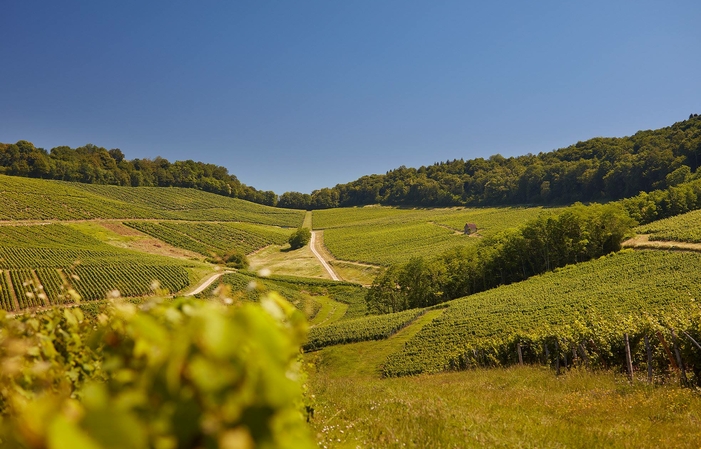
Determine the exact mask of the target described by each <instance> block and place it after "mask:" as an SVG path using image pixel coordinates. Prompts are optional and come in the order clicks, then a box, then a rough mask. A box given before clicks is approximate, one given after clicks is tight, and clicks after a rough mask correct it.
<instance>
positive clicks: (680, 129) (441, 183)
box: [278, 114, 701, 208]
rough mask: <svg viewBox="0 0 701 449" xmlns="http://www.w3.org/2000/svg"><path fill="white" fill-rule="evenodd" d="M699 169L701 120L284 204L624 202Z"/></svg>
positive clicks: (396, 174) (435, 168) (403, 175)
mask: <svg viewBox="0 0 701 449" xmlns="http://www.w3.org/2000/svg"><path fill="white" fill-rule="evenodd" d="M699 164H701V116H698V115H695V114H692V116H690V117H689V119H688V120H684V121H681V122H678V123H675V124H673V125H672V126H668V127H665V128H660V129H656V130H647V131H639V132H637V133H635V134H634V135H632V136H629V137H620V138H618V137H612V138H608V137H596V138H593V139H589V140H586V141H584V142H577V143H576V144H573V145H570V146H568V147H565V148H560V149H557V150H555V151H550V152H541V153H538V154H537V155H533V154H526V155H522V156H518V157H509V158H506V157H503V156H500V155H498V154H497V155H494V156H491V157H489V158H488V159H483V158H477V159H470V160H464V159H457V160H453V161H447V162H441V163H436V164H433V165H430V166H424V167H419V168H418V169H417V168H407V167H404V166H402V167H399V168H397V169H394V170H391V171H389V172H387V173H386V174H384V175H369V176H363V177H361V178H359V179H357V180H355V181H352V182H349V183H346V184H338V185H336V186H335V187H333V188H329V189H321V190H319V191H316V192H314V193H313V194H312V195H304V194H301V193H298V192H287V193H285V194H283V195H282V196H281V197H280V200H279V202H278V204H279V205H281V206H285V207H293V208H329V207H338V206H342V207H345V206H357V205H367V204H378V203H379V204H384V205H404V206H423V207H438V206H478V205H479V206H497V205H514V204H565V203H572V202H575V201H582V202H586V201H601V200H613V199H620V198H627V197H631V196H633V195H637V194H638V193H639V192H649V191H652V190H655V189H664V188H667V187H669V186H673V185H677V184H679V183H682V182H684V181H687V180H689V179H691V178H692V177H694V176H696V173H697V169H698V167H699Z"/></svg>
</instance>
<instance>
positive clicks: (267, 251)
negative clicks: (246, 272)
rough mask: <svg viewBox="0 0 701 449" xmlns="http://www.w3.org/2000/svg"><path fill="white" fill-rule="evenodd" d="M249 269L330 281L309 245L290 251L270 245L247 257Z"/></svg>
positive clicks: (287, 246) (288, 247)
mask: <svg viewBox="0 0 701 449" xmlns="http://www.w3.org/2000/svg"><path fill="white" fill-rule="evenodd" d="M248 261H249V263H250V269H251V270H253V271H259V270H262V269H268V270H270V272H271V273H272V274H275V275H288V276H301V277H310V278H322V279H330V276H329V274H328V273H327V272H326V270H324V267H323V266H322V265H321V263H319V259H317V258H316V256H314V253H312V251H311V249H309V245H307V246H304V247H302V248H299V249H296V250H290V246H289V245H285V246H280V245H272V246H269V247H267V248H264V249H262V250H261V251H258V252H257V253H255V254H252V255H250V256H249V257H248Z"/></svg>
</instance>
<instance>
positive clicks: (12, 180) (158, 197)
mask: <svg viewBox="0 0 701 449" xmlns="http://www.w3.org/2000/svg"><path fill="white" fill-rule="evenodd" d="M0 191H2V195H0V219H1V220H47V219H51V220H74V219H79V220H83V219H97V218H107V219H112V218H115V219H153V218H156V219H165V220H190V221H240V222H247V223H260V224H265V225H274V226H289V227H293V226H299V225H300V224H301V223H302V221H303V219H304V212H302V211H294V210H289V209H280V208H275V207H269V206H263V205H260V204H254V203H251V202H248V201H244V200H241V199H236V198H226V197H222V196H219V195H214V194H212V193H207V192H203V191H200V190H195V189H186V188H162V187H119V186H102V185H90V184H79V183H72V182H62V181H49V180H41V179H26V178H21V177H13V176H5V175H0Z"/></svg>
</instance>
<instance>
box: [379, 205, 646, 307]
mask: <svg viewBox="0 0 701 449" xmlns="http://www.w3.org/2000/svg"><path fill="white" fill-rule="evenodd" d="M633 224H634V222H633V220H631V219H630V218H629V217H628V216H627V215H626V213H625V212H624V211H623V210H622V209H621V208H620V207H617V206H615V205H605V206H602V205H590V206H583V205H581V204H580V205H576V206H573V207H570V208H566V209H562V212H561V213H560V214H559V215H552V214H548V213H543V214H541V215H540V216H539V217H538V218H536V219H534V220H531V221H529V222H527V223H525V224H523V225H522V226H520V227H519V228H517V229H515V230H511V231H508V232H503V233H499V234H494V235H492V236H491V237H487V238H485V239H483V240H481V241H480V242H479V243H478V244H476V245H475V246H474V247H472V248H461V249H460V248H459V249H452V250H449V251H446V252H445V253H443V255H442V256H440V257H438V258H434V259H431V260H426V259H424V258H412V259H410V260H409V261H408V262H406V263H404V264H401V265H395V266H392V267H390V269H388V270H386V271H385V272H384V273H383V274H381V275H380V276H378V277H377V278H375V280H374V282H373V285H372V287H371V288H370V291H369V292H368V295H367V301H368V308H369V309H370V310H374V311H377V312H380V313H387V312H397V311H400V310H404V309H408V308H417V307H427V306H431V305H435V304H438V303H440V302H444V301H447V300H450V299H454V298H457V297H460V296H465V295H469V294H472V293H475V292H478V291H482V290H486V289H489V288H493V287H496V286H497V285H501V284H509V283H512V282H517V281H521V280H523V279H527V278H528V277H530V276H533V275H535V274H539V273H544V272H546V271H550V270H552V269H554V268H556V267H563V266H565V265H567V264H573V263H577V262H582V261H586V260H591V259H594V258H597V257H599V256H602V255H604V254H608V253H610V252H612V251H617V250H619V249H620V245H621V242H622V240H623V238H624V237H625V236H626V235H627V234H628V233H629V232H630V229H631V227H632V225H633Z"/></svg>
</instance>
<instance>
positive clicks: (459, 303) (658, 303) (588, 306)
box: [385, 251, 701, 376]
mask: <svg viewBox="0 0 701 449" xmlns="http://www.w3.org/2000/svg"><path fill="white" fill-rule="evenodd" d="M700 263H701V255H699V254H695V253H674V252H665V251H638V252H633V251H622V252H619V253H616V254H612V255H609V256H607V257H603V258H600V259H598V260H595V261H591V262H587V263H582V264H578V265H575V266H568V267H565V268H561V269H558V270H556V271H555V272H552V273H547V274H544V275H541V276H536V277H533V278H531V279H529V280H526V281H523V282H518V283H514V284H511V285H507V286H502V287H499V288H496V289H492V290H488V291H486V292H482V293H478V294H475V295H471V296H468V297H465V298H462V299H457V300H454V301H451V302H449V303H446V304H447V305H448V308H447V309H446V310H445V311H444V313H443V314H442V315H441V316H440V317H439V318H437V319H435V320H434V321H433V322H431V323H429V324H427V325H426V326H424V327H423V328H422V329H421V331H420V332H419V333H418V334H417V335H416V336H415V337H414V338H412V339H411V340H410V341H409V342H407V344H406V346H405V348H404V349H403V350H402V351H401V352H399V353H397V354H394V355H392V356H390V357H389V359H388V361H387V363H386V364H385V374H386V375H390V376H394V375H404V374H412V373H419V372H435V371H441V370H445V369H460V368H466V367H468V366H474V365H502V364H509V363H514V360H515V357H516V350H515V347H516V343H518V342H522V343H523V345H524V351H526V354H527V357H528V358H529V360H531V361H533V362H535V361H536V360H538V358H539V357H542V355H543V344H544V343H547V344H549V346H550V349H549V350H550V354H551V355H552V354H554V352H555V349H554V341H555V339H558V340H559V341H560V347H561V350H562V352H563V354H566V353H567V352H568V351H570V352H569V353H570V355H571V346H572V345H574V346H575V347H578V345H579V344H580V343H582V342H589V341H590V340H591V341H593V342H594V345H591V344H590V343H587V344H586V351H587V353H589V354H595V355H592V356H591V358H592V360H593V359H594V358H596V357H598V358H599V359H598V360H601V362H600V363H602V364H608V366H611V364H615V366H623V363H622V362H623V359H621V358H620V357H621V356H622V355H623V356H624V352H621V349H622V345H623V343H622V342H623V340H622V335H623V333H625V332H629V333H631V334H636V342H638V341H639V340H638V338H641V336H642V334H643V333H644V332H646V329H647V332H651V331H650V329H655V330H656V329H658V328H659V324H660V323H662V324H666V325H667V326H670V325H671V323H673V322H674V321H673V320H677V321H678V320H680V319H681V317H688V316H690V315H689V314H690V313H692V312H693V311H694V310H698V307H697V306H696V298H701V287H700V286H701V274H700V273H699V271H698V269H697V267H698V266H699V264H700ZM692 315H693V313H692ZM693 316H696V315H693ZM651 323H652V324H654V323H657V324H655V325H654V326H653V328H650V325H652V324H651ZM675 326H677V329H687V330H688V329H697V327H694V326H698V324H694V325H693V326H692V325H691V324H688V323H687V324H685V325H675ZM665 329H666V330H665ZM662 330H663V331H664V332H665V335H668V333H669V328H668V327H665V328H664V329H662ZM693 332H694V335H696V334H695V332H697V331H696V330H694V331H693ZM683 344H684V345H685V346H684V347H687V346H688V349H689V354H691V353H692V352H693V351H692V348H691V343H690V342H689V341H686V342H684V343H683ZM658 348H659V351H662V348H661V347H659V346H658ZM637 350H638V351H642V349H641V348H640V346H638V347H637ZM636 354H637V355H636V357H637V359H636V360H641V359H643V360H644V354H642V352H638V353H636ZM567 357H570V356H567ZM694 357H696V356H694ZM541 360H542V359H541ZM551 360H554V359H551ZM656 360H657V362H656V363H658V364H659V365H660V366H662V367H663V368H664V369H666V365H665V364H664V361H663V360H658V359H656ZM685 360H687V359H685ZM690 360H696V359H695V358H691V359H690ZM699 362H700V364H699V365H698V366H701V360H699ZM694 363H696V362H694Z"/></svg>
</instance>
